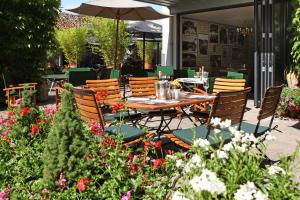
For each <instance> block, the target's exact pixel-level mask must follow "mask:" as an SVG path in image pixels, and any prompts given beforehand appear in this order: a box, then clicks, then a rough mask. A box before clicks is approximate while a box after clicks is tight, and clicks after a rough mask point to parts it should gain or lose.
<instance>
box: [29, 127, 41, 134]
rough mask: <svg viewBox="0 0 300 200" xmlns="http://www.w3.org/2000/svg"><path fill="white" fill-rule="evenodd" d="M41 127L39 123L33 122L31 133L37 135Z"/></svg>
mask: <svg viewBox="0 0 300 200" xmlns="http://www.w3.org/2000/svg"><path fill="white" fill-rule="evenodd" d="M39 129H40V128H39V126H38V125H37V124H33V125H32V126H31V129H30V133H31V135H35V134H36V133H37V132H39Z"/></svg>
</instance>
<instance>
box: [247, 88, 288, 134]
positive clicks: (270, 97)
mask: <svg viewBox="0 0 300 200" xmlns="http://www.w3.org/2000/svg"><path fill="white" fill-rule="evenodd" d="M282 89H283V85H280V86H273V87H269V88H268V89H267V91H266V93H265V97H264V99H263V101H262V104H261V106H260V110H259V113H258V116H257V120H258V122H257V124H251V123H248V122H242V125H241V130H243V131H245V132H246V133H253V134H254V135H255V136H256V137H259V136H261V135H263V134H264V133H265V132H267V131H270V130H272V129H274V128H276V127H277V126H275V127H273V128H272V124H273V120H274V115H275V113H276V109H277V106H278V103H279V100H280V95H281V91H282ZM268 117H271V119H270V123H269V126H268V127H266V126H261V125H260V122H261V120H263V119H266V118H268Z"/></svg>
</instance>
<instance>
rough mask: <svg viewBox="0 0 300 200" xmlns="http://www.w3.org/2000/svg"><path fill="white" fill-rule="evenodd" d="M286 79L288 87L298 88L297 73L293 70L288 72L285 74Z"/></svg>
mask: <svg viewBox="0 0 300 200" xmlns="http://www.w3.org/2000/svg"><path fill="white" fill-rule="evenodd" d="M286 80H287V83H288V86H289V88H299V86H298V84H299V80H298V77H297V75H296V74H295V73H294V72H290V73H288V74H287V75H286Z"/></svg>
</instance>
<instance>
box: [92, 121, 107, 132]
mask: <svg viewBox="0 0 300 200" xmlns="http://www.w3.org/2000/svg"><path fill="white" fill-rule="evenodd" d="M89 128H90V130H91V132H92V133H93V134H95V135H102V134H103V133H104V130H103V128H102V126H101V125H100V124H99V123H98V122H91V123H89Z"/></svg>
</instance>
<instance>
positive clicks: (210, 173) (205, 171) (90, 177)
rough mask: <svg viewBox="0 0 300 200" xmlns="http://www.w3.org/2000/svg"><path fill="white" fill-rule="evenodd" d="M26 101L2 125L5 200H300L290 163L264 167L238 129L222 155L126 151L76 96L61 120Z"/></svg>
mask: <svg viewBox="0 0 300 200" xmlns="http://www.w3.org/2000/svg"><path fill="white" fill-rule="evenodd" d="M23 96H24V99H23V100H22V101H19V103H20V104H19V105H18V106H17V107H16V108H14V109H12V110H11V111H10V112H9V116H8V118H6V119H1V120H0V123H1V129H0V133H1V138H0V153H1V157H0V200H2V199H122V200H129V199H168V198H171V199H174V200H175V199H234V198H235V199H246V198H243V197H245V196H248V197H251V198H247V199H254V197H256V198H260V199H266V198H269V199H299V197H300V192H299V190H298V189H297V185H296V184H295V183H294V182H293V181H292V179H291V177H292V176H291V171H290V168H289V166H290V165H289V161H287V159H282V161H281V162H280V163H279V164H278V165H275V166H265V165H263V164H262V163H263V160H264V157H265V154H264V151H263V147H262V145H261V142H260V141H258V140H257V139H256V138H254V137H253V136H251V135H249V134H243V133H241V132H239V131H237V130H235V129H234V128H230V130H231V131H232V133H233V135H234V136H235V137H234V139H233V142H231V143H229V144H226V145H221V147H220V148H219V149H213V148H212V147H210V146H209V143H208V141H206V140H197V141H196V142H195V144H194V148H193V150H192V151H190V152H188V153H180V152H177V153H174V152H173V151H171V150H163V149H162V146H161V145H162V142H161V141H156V142H154V141H151V140H145V141H143V143H142V144H141V145H140V146H135V147H126V146H123V145H122V139H121V138H119V137H115V136H110V135H107V134H105V133H104V132H103V130H102V128H101V126H100V125H99V124H98V123H97V122H92V123H89V124H86V123H83V122H82V121H81V120H80V117H79V115H78V113H77V112H76V111H75V108H74V105H73V103H72V96H71V94H70V93H69V92H66V93H65V94H64V95H63V98H62V106H61V108H60V109H59V111H58V112H56V113H55V110H54V109H53V108H51V107H45V108H37V107H34V106H33V105H31V103H30V101H29V100H28V99H30V98H26V95H23ZM27 96H28V97H29V95H27ZM119 107H120V106H119ZM119 107H118V108H119ZM217 121H218V120H214V122H217ZM220 123H221V124H222V125H223V126H226V127H227V126H228V125H229V124H228V122H226V123H222V122H220ZM268 138H270V136H268ZM255 147H257V148H258V149H260V150H261V153H257V151H254V149H257V148H255ZM252 197H253V198H252Z"/></svg>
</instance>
